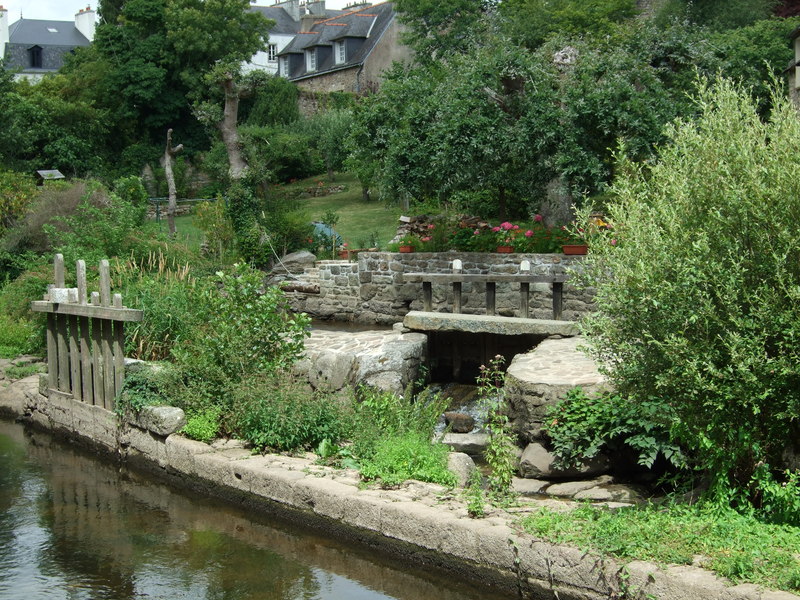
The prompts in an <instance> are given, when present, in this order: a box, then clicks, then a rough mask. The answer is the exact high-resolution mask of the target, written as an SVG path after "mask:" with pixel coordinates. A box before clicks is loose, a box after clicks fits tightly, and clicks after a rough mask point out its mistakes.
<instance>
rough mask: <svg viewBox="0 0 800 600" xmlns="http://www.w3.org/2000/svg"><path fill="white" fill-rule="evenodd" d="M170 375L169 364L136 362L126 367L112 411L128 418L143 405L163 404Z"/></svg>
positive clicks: (139, 410) (136, 412) (138, 411)
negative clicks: (132, 365) (128, 367)
mask: <svg viewBox="0 0 800 600" xmlns="http://www.w3.org/2000/svg"><path fill="white" fill-rule="evenodd" d="M171 376H172V367H171V365H169V364H138V365H136V366H135V367H134V368H130V369H128V370H127V372H126V373H125V380H124V381H123V383H122V390H121V391H120V393H119V395H118V396H117V398H116V399H115V401H114V411H115V412H116V413H117V415H119V416H120V417H121V418H123V417H127V418H130V417H135V416H136V415H138V414H139V413H140V412H141V410H142V409H143V408H144V407H145V406H161V405H163V404H165V402H164V400H165V388H166V387H167V385H168V383H167V382H168V381H169V380H170V377H171Z"/></svg>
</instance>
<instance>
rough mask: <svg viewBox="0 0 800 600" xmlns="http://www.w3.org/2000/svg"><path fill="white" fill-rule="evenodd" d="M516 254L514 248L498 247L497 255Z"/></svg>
mask: <svg viewBox="0 0 800 600" xmlns="http://www.w3.org/2000/svg"><path fill="white" fill-rule="evenodd" d="M513 252H514V246H498V247H497V253H498V254H512V253H513Z"/></svg>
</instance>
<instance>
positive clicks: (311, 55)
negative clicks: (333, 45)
mask: <svg viewBox="0 0 800 600" xmlns="http://www.w3.org/2000/svg"><path fill="white" fill-rule="evenodd" d="M316 70H317V49H316V48H310V49H308V50H306V71H316Z"/></svg>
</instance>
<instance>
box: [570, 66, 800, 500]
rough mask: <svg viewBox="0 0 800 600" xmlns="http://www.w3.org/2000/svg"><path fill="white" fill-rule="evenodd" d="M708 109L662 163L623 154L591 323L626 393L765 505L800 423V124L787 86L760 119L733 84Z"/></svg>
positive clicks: (596, 247) (727, 484)
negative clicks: (664, 417)
mask: <svg viewBox="0 0 800 600" xmlns="http://www.w3.org/2000/svg"><path fill="white" fill-rule="evenodd" d="M697 102H698V107H699V110H700V116H699V118H698V119H697V121H695V122H678V123H676V124H675V125H674V126H673V127H671V128H669V130H668V131H667V135H668V138H669V140H670V143H669V144H667V145H665V146H663V147H662V148H661V150H660V153H659V158H658V161H656V162H655V163H654V164H652V166H649V167H645V166H642V165H639V166H637V165H633V164H631V163H630V162H625V161H623V162H622V165H621V173H622V175H621V176H620V177H619V178H618V179H617V180H616V181H615V183H614V186H613V189H612V194H613V196H614V197H615V199H614V200H612V201H611V202H610V203H609V205H608V207H607V219H606V220H607V221H609V222H610V223H611V226H612V227H611V228H610V229H608V230H605V231H602V232H599V233H598V235H597V236H596V237H595V238H594V239H593V241H592V245H591V249H590V255H589V259H588V261H587V262H586V263H585V269H586V270H585V272H584V275H583V276H582V280H583V282H584V283H587V284H589V285H593V286H595V287H596V290H597V296H596V299H597V307H598V311H597V313H596V314H595V315H593V316H592V317H590V318H589V319H588V320H587V321H586V322H585V331H586V333H587V334H588V336H589V339H590V343H591V348H592V352H593V354H594V356H595V358H597V359H598V360H599V362H601V363H602V364H603V366H604V368H605V371H606V373H607V374H608V375H609V377H610V379H611V381H612V383H613V384H614V386H615V387H616V389H617V390H618V391H619V392H620V394H621V395H622V396H623V397H626V398H630V399H631V402H646V401H647V402H650V401H653V402H658V403H660V404H661V406H662V407H663V414H674V415H675V417H676V418H675V420H674V421H673V423H672V425H671V427H670V438H671V441H672V443H676V444H678V445H680V446H681V447H682V448H683V449H684V450H685V451H686V452H687V454H688V456H689V458H690V461H691V464H692V466H694V467H695V468H697V469H703V470H707V471H708V472H709V473H710V475H711V478H712V488H711V493H712V494H713V495H714V496H715V497H716V498H717V499H718V500H720V501H724V502H730V503H732V504H734V505H745V506H749V504H750V503H751V502H752V503H755V504H757V505H758V504H761V503H762V501H761V498H762V495H763V492H764V491H765V486H769V485H771V484H770V481H769V479H768V478H766V474H767V473H769V474H770V475H771V476H773V477H775V478H777V479H778V480H780V479H781V478H782V477H785V475H781V468H780V467H781V462H782V459H781V455H782V452H783V450H784V448H785V447H786V445H787V443H788V441H789V436H790V426H791V423H792V422H793V421H796V420H797V419H798V418H799V417H800V359H799V355H798V345H797V339H800V321H799V320H798V319H797V314H798V309H799V308H800V262H798V260H797V256H798V251H799V250H800V230H798V228H797V223H798V219H800V180H798V179H797V177H796V176H795V171H796V169H795V166H800V154H798V152H797V143H798V140H800V120H798V118H797V113H796V111H795V109H794V108H793V107H792V106H791V105H790V103H789V101H788V100H786V99H785V98H782V97H779V95H778V94H776V96H775V98H774V110H773V112H772V114H771V116H770V118H769V120H768V121H767V122H762V121H761V120H760V119H759V117H758V114H757V107H756V106H754V103H753V102H752V100H751V99H750V98H749V96H748V95H747V94H746V93H745V92H743V91H741V90H739V89H738V88H737V87H736V86H735V85H734V84H732V83H730V82H729V81H725V80H721V81H718V82H716V83H714V84H710V85H709V84H706V85H702V86H701V91H700V93H699V97H698V101H697ZM581 218H582V219H586V220H588V219H589V218H590V217H589V212H588V210H587V211H584V212H583V214H582V216H581ZM612 238H613V239H614V240H618V242H619V243H617V244H615V245H612V244H611V243H610V242H611V239H612ZM763 465H766V467H765V466H763ZM789 490H790V491H789V492H788V493H787V496H790V498H784V499H783V501H784V502H790V503H791V502H792V500H791V498H795V500H796V497H797V495H798V494H800V488H798V487H797V486H796V485H794V486H791V485H790V486H789ZM775 499H776V501H777V498H775ZM771 511H772V513H773V514H776V515H777V514H783V512H784V511H782V510H781V509H777V508H776V507H774V506H773V507H772V509H771Z"/></svg>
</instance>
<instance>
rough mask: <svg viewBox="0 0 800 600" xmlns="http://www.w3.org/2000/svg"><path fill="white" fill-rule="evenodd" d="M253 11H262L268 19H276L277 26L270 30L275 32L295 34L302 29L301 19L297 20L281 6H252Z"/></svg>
mask: <svg viewBox="0 0 800 600" xmlns="http://www.w3.org/2000/svg"><path fill="white" fill-rule="evenodd" d="M250 10H252V11H253V12H260V13H261V14H262V15H264V16H265V17H267V18H268V19H272V20H273V21H275V26H274V27H273V28H272V29H270V30H269V32H270V33H274V34H294V33H297V32H298V31H299V30H300V21H295V20H294V19H293V18H292V17H291V16H290V15H289V13H288V12H286V10H285V9H283V8H281V7H280V6H251V7H250Z"/></svg>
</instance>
